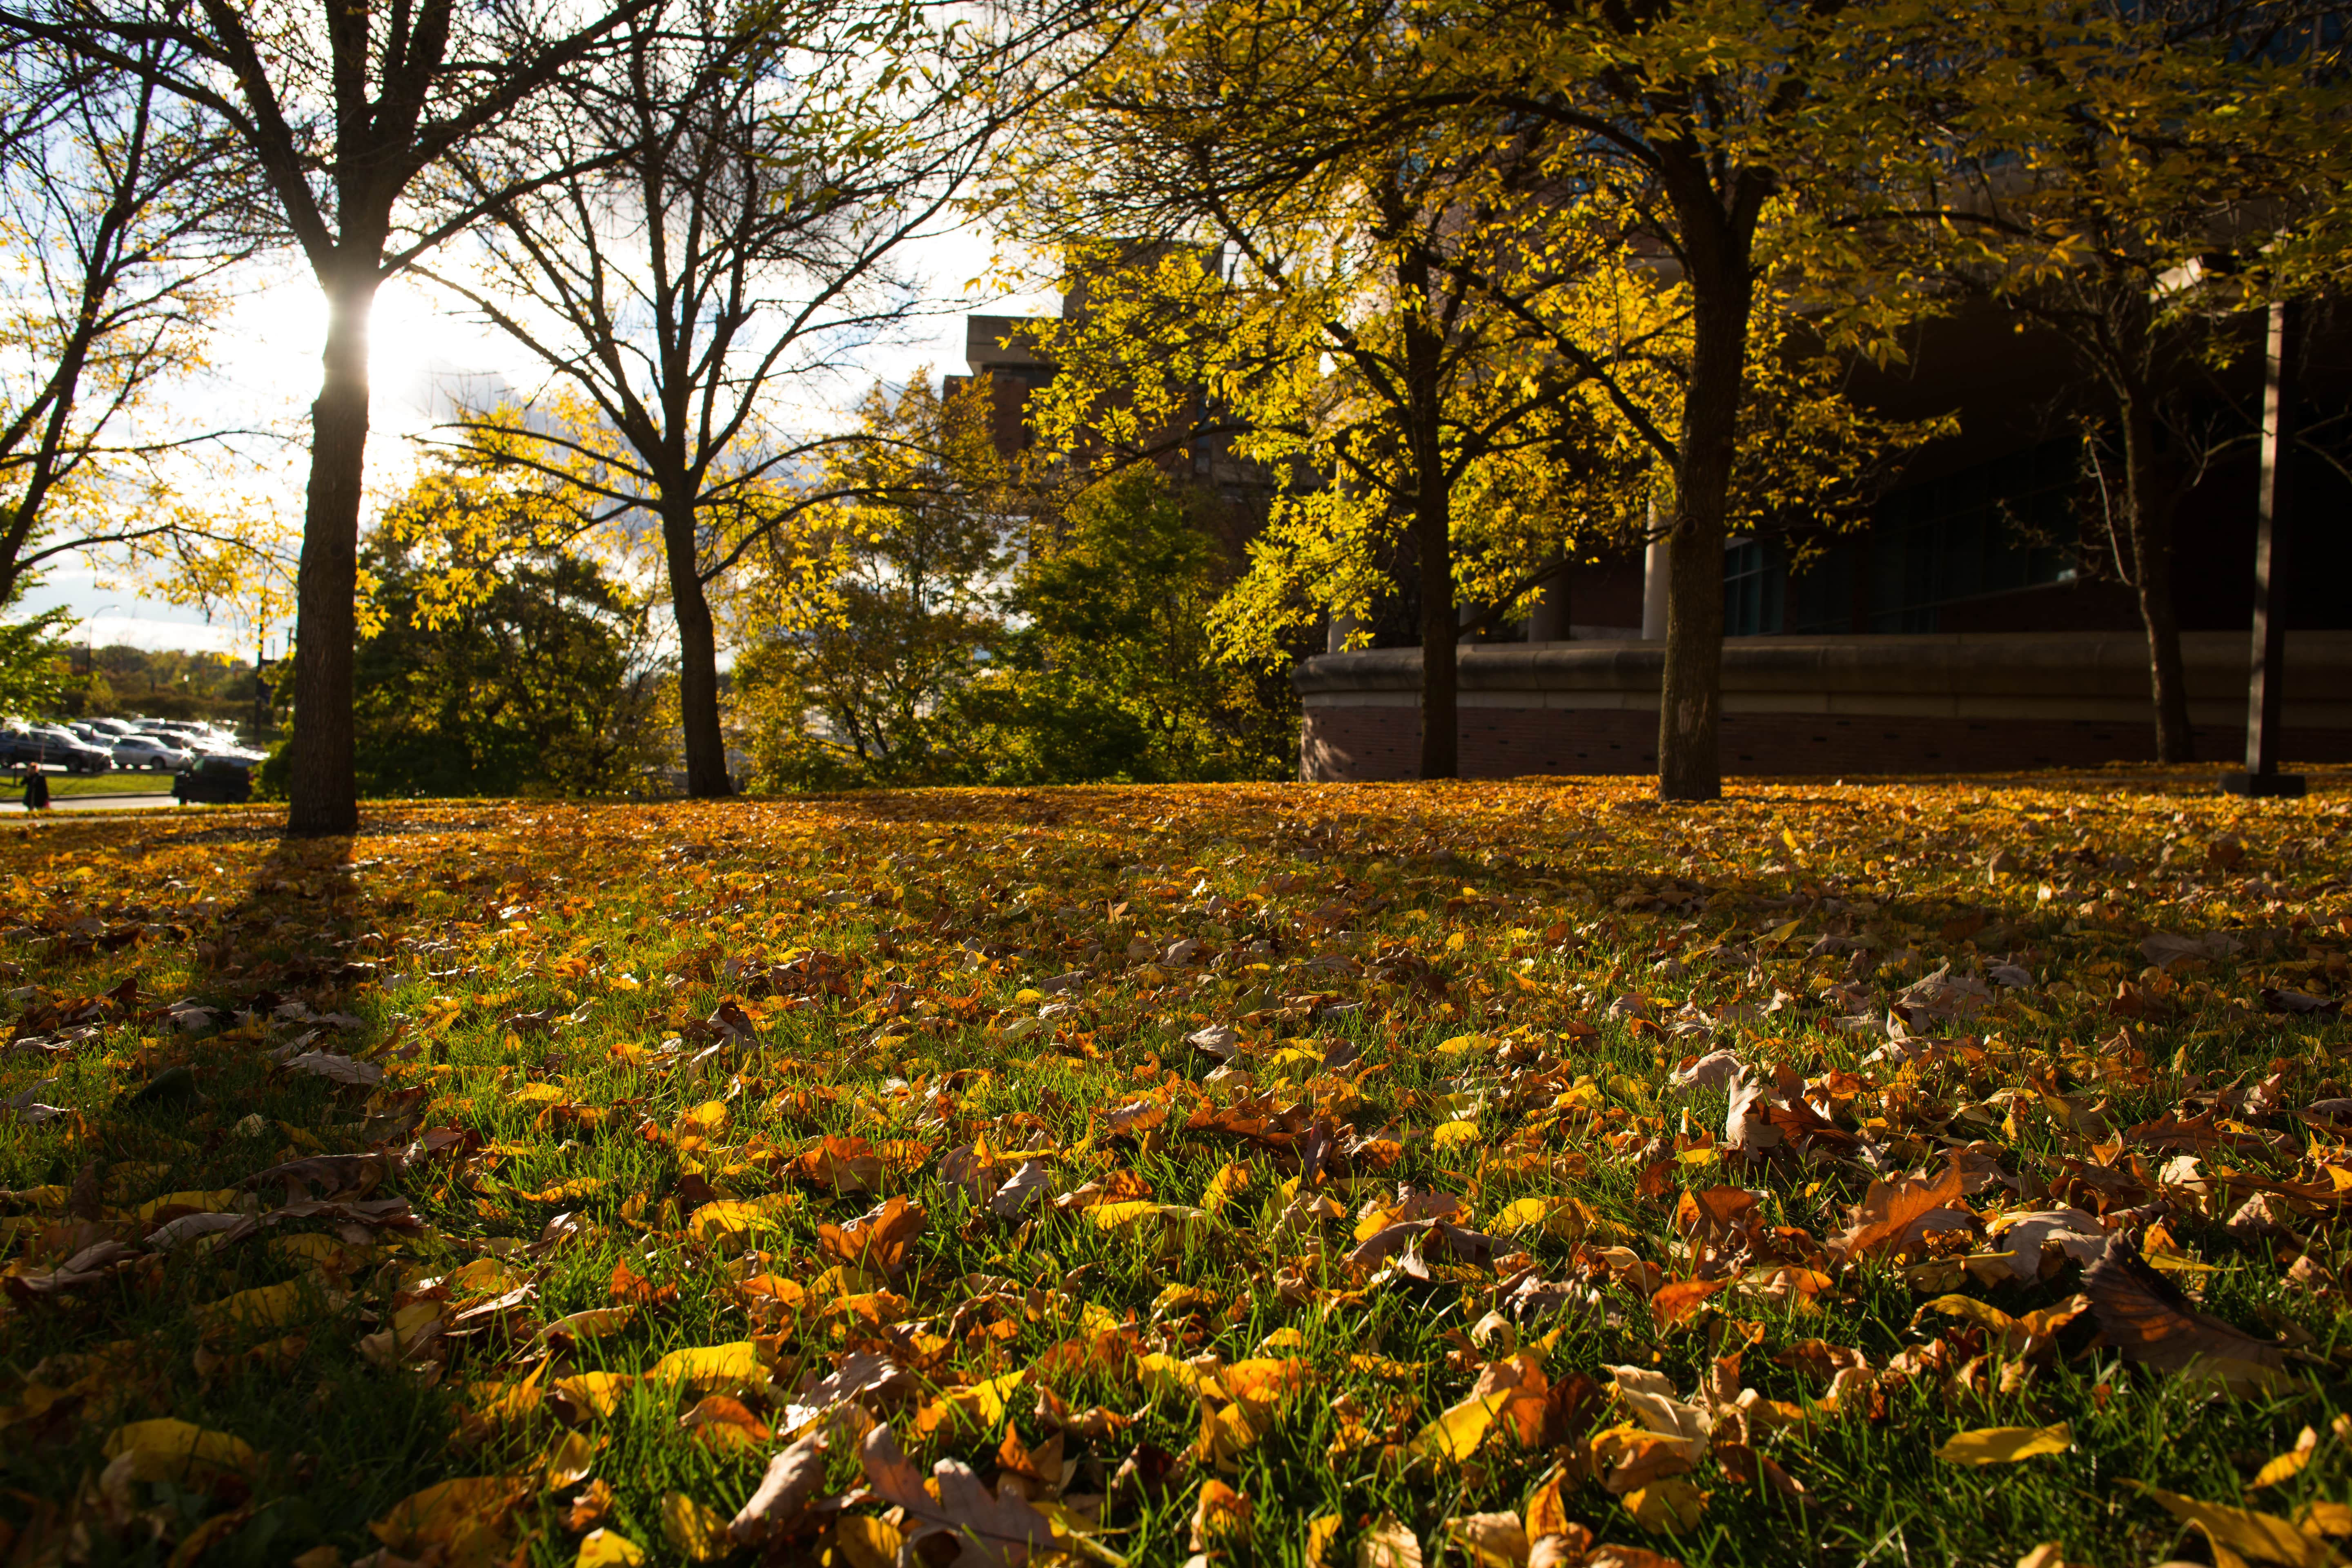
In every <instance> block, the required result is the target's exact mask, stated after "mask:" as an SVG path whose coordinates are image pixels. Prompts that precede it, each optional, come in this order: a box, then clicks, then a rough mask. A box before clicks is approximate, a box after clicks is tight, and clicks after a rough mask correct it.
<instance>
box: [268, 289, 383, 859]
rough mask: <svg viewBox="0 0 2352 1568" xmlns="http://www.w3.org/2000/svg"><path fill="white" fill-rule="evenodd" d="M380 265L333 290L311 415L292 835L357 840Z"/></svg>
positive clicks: (299, 584) (298, 594) (298, 582)
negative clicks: (355, 722)
mask: <svg viewBox="0 0 2352 1568" xmlns="http://www.w3.org/2000/svg"><path fill="white" fill-rule="evenodd" d="M381 281H382V280H381V279H380V278H379V277H378V275H377V272H376V269H375V266H374V264H373V258H369V259H368V260H366V261H363V262H353V263H350V264H348V265H347V266H346V268H345V271H344V274H343V275H342V276H340V277H336V278H331V279H327V280H326V283H327V346H326V351H325V353H323V354H322V355H321V356H320V357H321V359H322V361H323V363H324V367H325V375H324V378H323V379H322V381H321V382H320V387H319V397H318V401H316V402H315V403H313V404H311V405H310V495H309V504H308V508H307V510H306V511H305V513H304V516H303V519H302V563H301V566H300V569H299V573H298V574H297V575H296V578H295V605H296V608H297V614H298V619H297V620H296V623H295V643H294V739H293V742H292V757H291V759H290V760H291V762H292V764H293V780H292V789H291V799H290V801H289V805H288V810H287V814H286V830H287V831H288V832H289V833H292V834H302V835H310V834H341V833H354V832H357V831H358V829H359V825H360V805H359V788H358V785H357V784H356V782H355V781H354V780H353V778H352V638H353V634H354V630H355V626H356V616H355V615H354V613H353V612H354V600H355V599H356V597H357V595H358V593H359V550H360V489H361V485H362V481H363V480H364V479H365V478H366V472H367V437H368V338H367V333H368V313H369V311H370V310H373V308H374V305H375V294H376V289H377V288H378V286H379V284H380V283H381Z"/></svg>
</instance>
